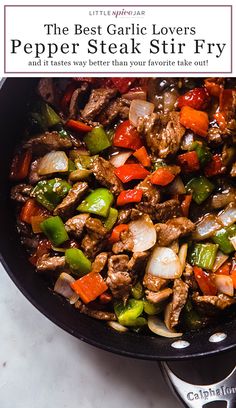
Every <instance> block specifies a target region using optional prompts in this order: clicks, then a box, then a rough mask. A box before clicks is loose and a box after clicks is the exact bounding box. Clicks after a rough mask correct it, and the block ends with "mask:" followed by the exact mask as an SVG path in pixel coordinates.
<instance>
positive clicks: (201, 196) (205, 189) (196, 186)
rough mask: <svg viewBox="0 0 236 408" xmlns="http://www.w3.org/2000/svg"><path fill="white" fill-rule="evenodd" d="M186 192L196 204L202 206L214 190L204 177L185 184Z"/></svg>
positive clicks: (212, 185)
mask: <svg viewBox="0 0 236 408" xmlns="http://www.w3.org/2000/svg"><path fill="white" fill-rule="evenodd" d="M186 190H187V191H188V192H189V193H191V194H192V197H193V200H194V201H195V202H196V203H197V204H202V203H203V202H204V201H205V200H206V199H207V198H208V197H209V195H210V194H211V193H212V192H213V190H214V184H212V183H211V182H210V181H209V180H208V179H207V178H206V177H204V176H200V177H196V178H193V179H192V180H190V181H189V182H188V183H187V184H186Z"/></svg>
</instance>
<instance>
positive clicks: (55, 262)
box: [36, 254, 66, 272]
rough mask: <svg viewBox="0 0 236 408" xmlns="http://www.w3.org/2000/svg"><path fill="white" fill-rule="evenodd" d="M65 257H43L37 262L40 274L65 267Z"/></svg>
mask: <svg viewBox="0 0 236 408" xmlns="http://www.w3.org/2000/svg"><path fill="white" fill-rule="evenodd" d="M65 264H66V260H65V257H64V256H49V255H47V254H46V255H43V256H41V257H40V258H39V259H38V260H37V264H36V269H37V271H38V272H46V271H55V270H58V269H62V268H64V267H65Z"/></svg>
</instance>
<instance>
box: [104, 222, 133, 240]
mask: <svg viewBox="0 0 236 408" xmlns="http://www.w3.org/2000/svg"><path fill="white" fill-rule="evenodd" d="M128 230H129V227H128V225H127V224H119V225H117V226H116V227H115V228H114V229H113V231H112V233H111V236H110V238H109V241H110V242H111V243H112V244H114V243H115V242H118V241H119V240H120V234H121V233H122V232H125V231H128Z"/></svg>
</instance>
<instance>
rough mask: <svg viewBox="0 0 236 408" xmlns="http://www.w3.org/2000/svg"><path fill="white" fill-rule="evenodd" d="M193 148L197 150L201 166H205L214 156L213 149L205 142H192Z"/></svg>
mask: <svg viewBox="0 0 236 408" xmlns="http://www.w3.org/2000/svg"><path fill="white" fill-rule="evenodd" d="M191 150H195V152H196V153H197V156H198V160H199V162H200V164H201V166H205V165H206V164H207V163H208V162H209V161H210V160H211V158H212V154H211V151H210V149H209V147H207V146H206V144H205V143H203V142H200V141H196V142H194V143H193V144H192V146H191Z"/></svg>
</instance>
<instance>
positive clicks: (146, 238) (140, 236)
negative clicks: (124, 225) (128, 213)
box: [129, 215, 156, 252]
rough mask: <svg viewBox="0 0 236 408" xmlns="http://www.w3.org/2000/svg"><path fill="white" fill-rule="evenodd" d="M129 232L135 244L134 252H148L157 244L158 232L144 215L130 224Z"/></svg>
mask: <svg viewBox="0 0 236 408" xmlns="http://www.w3.org/2000/svg"><path fill="white" fill-rule="evenodd" d="M129 231H130V232H131V234H132V239H133V242H134V246H133V252H142V251H147V250H148V249H150V248H152V247H153V246H154V245H155V243H156V230H155V227H154V225H153V222H152V220H151V219H150V217H149V216H148V215H142V216H141V217H140V218H138V219H137V220H134V221H131V222H130V223H129Z"/></svg>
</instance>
